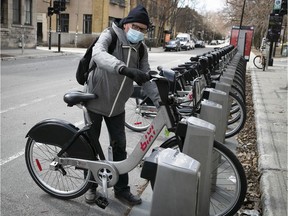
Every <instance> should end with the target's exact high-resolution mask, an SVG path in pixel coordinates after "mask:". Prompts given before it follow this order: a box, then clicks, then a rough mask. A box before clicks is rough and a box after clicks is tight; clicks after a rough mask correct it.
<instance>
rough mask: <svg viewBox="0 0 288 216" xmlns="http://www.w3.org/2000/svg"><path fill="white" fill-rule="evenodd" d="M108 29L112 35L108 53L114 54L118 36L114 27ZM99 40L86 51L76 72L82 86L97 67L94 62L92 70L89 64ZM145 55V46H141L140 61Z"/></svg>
mask: <svg viewBox="0 0 288 216" xmlns="http://www.w3.org/2000/svg"><path fill="white" fill-rule="evenodd" d="M108 29H109V30H110V32H111V35H112V42H111V44H110V45H109V47H108V53H110V54H112V53H113V51H114V49H115V47H116V42H117V35H116V33H115V31H114V30H113V28H112V27H109V28H108ZM98 39H99V37H96V39H95V40H94V41H93V43H92V44H91V45H90V46H89V47H88V49H87V50H86V52H85V54H84V56H83V57H82V58H81V59H80V61H79V64H78V68H77V71H76V80H77V82H78V83H79V84H80V85H84V84H85V82H86V81H87V79H88V75H89V73H90V72H91V71H93V70H94V69H95V68H96V67H97V65H96V63H95V62H93V65H92V67H90V68H89V64H90V60H91V57H92V49H93V46H94V44H95V43H96V42H97V41H98ZM143 55H144V46H143V44H141V46H140V48H139V57H140V58H139V61H140V60H141V58H142V57H143Z"/></svg>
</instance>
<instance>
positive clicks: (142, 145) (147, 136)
mask: <svg viewBox="0 0 288 216" xmlns="http://www.w3.org/2000/svg"><path fill="white" fill-rule="evenodd" d="M155 135H156V131H155V130H154V127H153V125H151V126H150V127H149V129H148V130H147V131H146V134H145V141H144V142H140V148H141V150H142V151H145V150H146V148H147V146H148V145H149V144H150V143H151V140H152V139H153V138H154V136H155Z"/></svg>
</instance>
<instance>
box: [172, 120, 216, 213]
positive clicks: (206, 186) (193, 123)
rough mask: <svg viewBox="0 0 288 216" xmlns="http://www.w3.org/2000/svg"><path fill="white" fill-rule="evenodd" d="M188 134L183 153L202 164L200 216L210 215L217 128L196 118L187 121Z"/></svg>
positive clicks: (199, 201)
mask: <svg viewBox="0 0 288 216" xmlns="http://www.w3.org/2000/svg"><path fill="white" fill-rule="evenodd" d="M186 124H187V132H186V137H185V141H184V146H183V153H185V154H187V155H189V156H190V157H192V158H194V159H195V160H197V161H199V162H200V164H201V169H200V170H201V181H200V184H199V200H198V206H199V212H198V214H199V215H201V216H202V215H203V216H206V215H209V206H210V185H211V177H210V174H211V160H212V150H213V142H214V136H215V130H216V129H215V126H214V125H213V124H211V123H209V122H206V121H204V120H202V119H199V118H196V117H189V118H187V119H186ZM176 215H180V214H176Z"/></svg>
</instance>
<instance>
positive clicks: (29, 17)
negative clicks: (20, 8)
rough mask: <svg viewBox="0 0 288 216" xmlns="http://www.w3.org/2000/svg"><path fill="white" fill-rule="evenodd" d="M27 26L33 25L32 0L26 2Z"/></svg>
mask: <svg viewBox="0 0 288 216" xmlns="http://www.w3.org/2000/svg"><path fill="white" fill-rule="evenodd" d="M25 24H26V25H31V24H32V0H25Z"/></svg>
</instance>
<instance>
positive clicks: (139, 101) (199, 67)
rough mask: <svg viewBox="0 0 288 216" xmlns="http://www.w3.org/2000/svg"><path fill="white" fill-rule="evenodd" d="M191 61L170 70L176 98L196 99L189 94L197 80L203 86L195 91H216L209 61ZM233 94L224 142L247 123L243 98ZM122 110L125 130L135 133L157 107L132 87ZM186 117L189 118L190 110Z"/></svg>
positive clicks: (203, 59) (150, 117) (172, 88)
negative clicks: (181, 96)
mask: <svg viewBox="0 0 288 216" xmlns="http://www.w3.org/2000/svg"><path fill="white" fill-rule="evenodd" d="M195 60H197V62H196V61H195ZM210 60H211V59H210ZM191 61H192V62H187V63H185V64H182V65H179V66H178V67H174V68H172V69H171V70H172V71H174V72H171V73H175V75H172V76H173V77H174V80H173V81H172V83H171V88H170V91H171V92H173V94H176V95H179V93H180V92H184V93H185V94H187V96H188V97H189V94H190V96H191V95H194V96H195V95H196V94H195V93H193V92H192V91H193V87H192V85H193V84H192V83H193V82H194V81H195V80H196V79H200V80H201V82H202V84H201V88H202V89H200V90H199V89H198V91H203V89H204V88H205V87H212V88H214V87H215V86H214V85H212V78H211V76H210V70H209V69H208V63H209V59H208V58H206V57H196V58H192V59H191ZM158 70H159V71H160V73H161V72H162V70H163V68H162V67H158ZM166 71H167V69H166ZM171 73H170V74H171ZM220 75H221V74H220ZM220 75H218V76H220ZM187 90H188V91H187ZM236 90H237V89H236V88H234V90H233V88H232V90H231V92H229V98H230V101H231V110H230V114H229V119H228V122H227V130H226V133H225V138H229V137H232V136H234V135H236V134H237V133H238V132H239V131H240V130H241V129H242V128H243V127H244V124H245V121H246V108H245V103H244V101H245V100H244V99H243V98H242V97H244V96H242V97H241V96H240V95H239V94H237V92H238V91H236ZM189 91H190V92H189ZM239 96H240V97H239ZM200 97H201V96H200ZM201 99H202V98H201ZM201 99H199V100H201ZM125 110H126V122H125V126H126V127H127V128H129V129H131V130H133V131H136V132H141V131H145V130H146V129H147V128H148V127H149V125H150V123H151V122H152V120H153V118H154V117H155V115H156V113H157V109H156V107H154V106H153V104H152V103H151V100H150V99H149V97H147V96H146V95H145V94H144V93H143V91H142V90H141V87H139V86H137V87H136V86H135V87H134V93H133V94H132V96H131V97H130V99H129V100H128V102H127V103H126V107H125ZM185 111H187V109H185ZM180 112H181V111H180ZM185 115H189V110H188V113H187V112H186V113H185ZM190 115H191V113H190Z"/></svg>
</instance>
